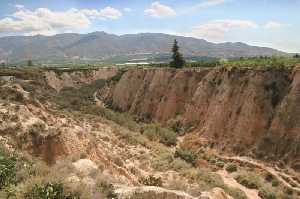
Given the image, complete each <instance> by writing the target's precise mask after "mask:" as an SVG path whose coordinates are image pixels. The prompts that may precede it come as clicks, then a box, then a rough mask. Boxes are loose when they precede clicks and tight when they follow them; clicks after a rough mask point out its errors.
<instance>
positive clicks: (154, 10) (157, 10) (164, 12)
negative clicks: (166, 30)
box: [144, 1, 176, 18]
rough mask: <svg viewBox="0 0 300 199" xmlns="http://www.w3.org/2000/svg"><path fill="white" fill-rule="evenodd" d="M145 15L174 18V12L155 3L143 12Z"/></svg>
mask: <svg viewBox="0 0 300 199" xmlns="http://www.w3.org/2000/svg"><path fill="white" fill-rule="evenodd" d="M144 12H145V13H146V14H147V15H149V16H151V17H155V18H164V17H173V16H176V12H175V10H173V8H171V7H168V6H166V5H163V4H161V3H160V2H158V1H156V2H154V3H152V4H151V6H150V8H148V9H146V10H145V11H144Z"/></svg>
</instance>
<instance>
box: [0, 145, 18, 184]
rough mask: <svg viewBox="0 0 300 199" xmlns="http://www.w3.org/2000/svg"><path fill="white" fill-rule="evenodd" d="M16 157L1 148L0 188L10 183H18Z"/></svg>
mask: <svg viewBox="0 0 300 199" xmlns="http://www.w3.org/2000/svg"><path fill="white" fill-rule="evenodd" d="M16 165H17V160H16V157H14V156H11V155H8V154H7V152H5V150H4V149H1V148H0V190H1V189H2V188H4V187H6V186H8V185H10V184H14V183H16V170H17V168H16Z"/></svg>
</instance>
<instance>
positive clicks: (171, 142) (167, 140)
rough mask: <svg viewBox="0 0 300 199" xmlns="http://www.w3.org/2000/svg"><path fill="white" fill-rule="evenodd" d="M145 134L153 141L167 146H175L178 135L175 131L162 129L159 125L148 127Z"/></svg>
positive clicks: (145, 128)
mask: <svg viewBox="0 0 300 199" xmlns="http://www.w3.org/2000/svg"><path fill="white" fill-rule="evenodd" d="M143 134H144V135H145V136H146V137H147V138H148V139H149V140H151V141H159V142H160V143H162V144H164V145H166V146H175V145H176V142H177V135H176V133H175V132H174V131H171V130H169V129H167V128H163V127H161V126H160V125H159V124H150V125H146V126H145V127H144V130H143Z"/></svg>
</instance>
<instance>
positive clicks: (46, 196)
mask: <svg viewBox="0 0 300 199" xmlns="http://www.w3.org/2000/svg"><path fill="white" fill-rule="evenodd" d="M79 198H80V197H79V196H78V194H73V193H71V194H66V193H65V192H64V187H63V185H62V184H61V183H47V184H45V185H37V184H36V185H34V187H33V188H32V189H31V191H30V192H28V193H26V194H25V199H79Z"/></svg>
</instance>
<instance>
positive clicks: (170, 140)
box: [159, 131, 177, 146]
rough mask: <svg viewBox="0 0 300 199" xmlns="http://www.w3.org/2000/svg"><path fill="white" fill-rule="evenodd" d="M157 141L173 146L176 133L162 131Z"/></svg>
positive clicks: (175, 140)
mask: <svg viewBox="0 0 300 199" xmlns="http://www.w3.org/2000/svg"><path fill="white" fill-rule="evenodd" d="M159 141H160V142H161V143H162V144H164V145H166V146H175V145H176V142H177V137H176V134H175V133H174V132H172V131H163V132H162V134H161V138H160V140H159Z"/></svg>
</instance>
